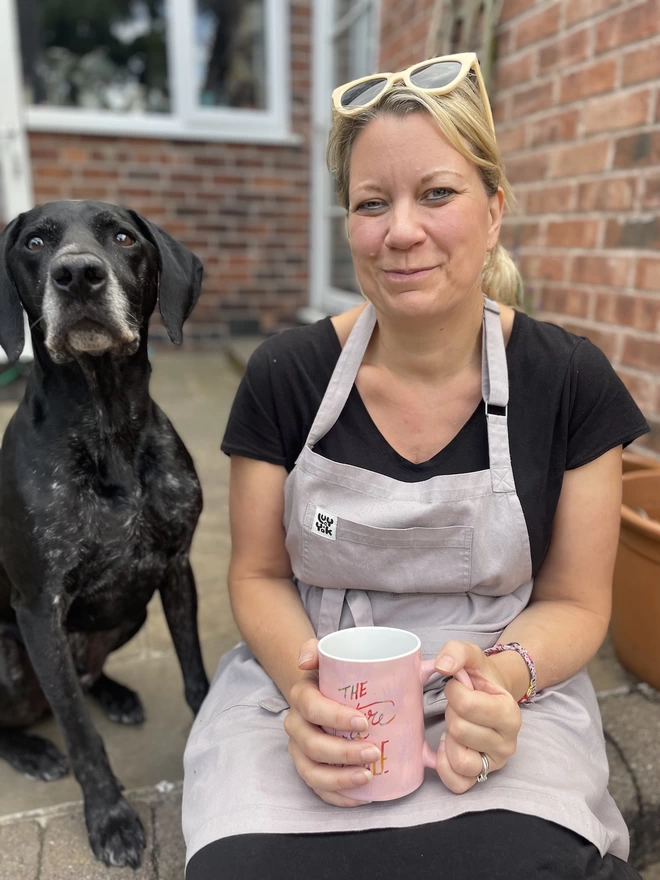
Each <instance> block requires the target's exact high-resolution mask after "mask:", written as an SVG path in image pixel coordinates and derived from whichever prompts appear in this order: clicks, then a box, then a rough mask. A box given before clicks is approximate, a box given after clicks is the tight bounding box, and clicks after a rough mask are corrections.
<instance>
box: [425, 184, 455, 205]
mask: <svg viewBox="0 0 660 880" xmlns="http://www.w3.org/2000/svg"><path fill="white" fill-rule="evenodd" d="M453 194H454V190H453V189H445V188H444V187H437V189H432V190H429V192H427V194H426V197H427V198H429V199H431V201H432V202H438V201H443V200H444V199H448V198H449V196H452V195H453Z"/></svg>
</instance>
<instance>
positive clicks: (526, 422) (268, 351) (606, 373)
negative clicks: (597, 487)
mask: <svg viewBox="0 0 660 880" xmlns="http://www.w3.org/2000/svg"><path fill="white" fill-rule="evenodd" d="M340 351H341V346H340V344H339V339H338V337H337V334H336V332H335V329H334V326H333V324H332V322H331V320H330V319H329V318H324V319H323V320H321V321H319V322H317V323H316V324H312V325H309V326H306V327H297V328H295V329H292V330H286V331H284V332H282V333H280V334H278V335H277V336H273V337H271V338H269V339H267V340H266V341H265V342H263V343H262V344H261V345H260V346H259V348H258V349H257V350H256V351H255V352H254V354H253V355H252V357H251V358H250V360H249V362H248V365H247V369H246V371H245V375H244V376H243V379H242V381H241V384H240V387H239V389H238V391H237V394H236V398H235V400H234V403H233V406H232V409H231V413H230V415H229V421H228V423H227V428H226V431H225V436H224V439H223V442H222V450H223V452H225V453H227V454H228V455H243V456H246V457H248V458H256V459H260V460H262V461H267V462H271V463H272V464H278V465H283V466H284V467H285V468H286V469H287V471H290V470H291V469H292V468H293V466H294V464H295V461H296V458H297V457H298V455H299V453H300V451H301V450H302V448H303V446H304V444H305V440H306V439H307V435H308V433H309V429H310V428H311V426H312V422H313V421H314V417H315V415H316V413H317V411H318V408H319V406H320V404H321V400H322V398H323V395H324V393H325V390H326V388H327V386H328V382H329V381H330V376H331V375H332V371H333V369H334V367H335V364H336V363H337V359H338V357H339V354H340ZM506 358H507V364H508V369H509V410H508V413H509V415H508V425H509V445H510V450H511V464H512V467H513V475H514V478H515V481H516V491H517V493H518V497H519V498H520V502H521V504H522V509H523V512H524V515H525V520H526V523H527V529H528V532H529V539H530V545H531V552H532V567H533V571H534V573H536V572H537V571H538V569H539V567H540V565H541V563H542V562H543V559H544V557H545V554H546V551H547V548H548V543H549V541H550V533H551V529H552V521H553V518H554V515H555V510H556V507H557V502H558V499H559V493H560V491H561V484H562V479H563V475H564V471H566V470H570V469H572V468H577V467H580V466H581V465H584V464H587V463H588V462H590V461H593V459H595V458H598V456H599V455H602V454H603V453H605V452H607V451H608V449H612V448H613V447H614V446H618V445H623V446H627V445H628V444H629V443H632V441H633V440H635V439H636V438H637V437H640V436H641V435H642V434H644V433H646V432H647V431H648V430H649V428H648V425H647V424H646V421H645V420H644V417H643V415H642V413H641V412H640V410H639V409H638V407H637V405H636V404H635V402H634V401H633V399H632V397H631V396H630V394H629V393H628V391H627V389H626V387H625V385H624V384H623V382H622V381H621V380H620V379H619V377H618V376H617V375H616V373H615V372H614V370H613V369H612V367H611V365H610V363H609V361H608V360H607V358H606V357H605V355H604V354H603V353H602V352H601V351H600V349H598V348H596V346H595V345H592V343H591V342H589V340H587V339H583V338H582V337H579V336H574V335H573V334H572V333H568V332H566V331H565V330H563V329H561V328H560V327H557V326H555V325H554V324H546V323H543V322H541V321H536V320H534V319H532V318H529V317H528V316H527V315H525V314H524V313H523V312H516V315H515V320H514V323H513V329H512V331H511V336H510V338H509V342H508V345H507V349H506ZM315 452H317V453H318V454H319V455H322V456H324V457H326V458H329V459H331V460H333V461H337V462H341V463H343V464H349V465H353V466H355V467H359V468H363V469H365V470H370V471H374V472H376V473H379V474H384V475H385V476H388V477H392V478H394V479H396V480H400V481H402V482H409V483H413V482H417V481H421V480H427V479H429V477H435V476H438V475H442V474H463V473H471V472H473V471H480V470H485V469H486V468H487V467H488V436H487V433H486V416H485V408H484V403H483V401H482V402H481V403H480V404H479V406H478V407H477V409H476V410H475V411H474V413H473V414H472V416H471V417H470V418H469V419H468V421H467V422H466V423H465V425H464V426H463V427H462V428H461V429H460V431H459V432H458V434H457V435H456V436H455V437H454V439H453V440H451V442H450V443H449V444H448V445H447V446H445V448H444V449H442V450H441V451H440V452H438V454H437V455H434V456H433V458H431V459H429V460H428V461H425V462H423V463H421V464H413V463H412V462H410V461H408V460H407V459H405V458H403V456H401V455H399V454H398V453H397V452H396V451H395V450H394V449H393V448H392V447H391V446H390V445H389V443H388V442H387V441H386V440H385V438H384V437H383V435H382V434H381V433H380V431H379V430H378V428H377V427H376V425H375V424H374V422H373V421H372V419H371V417H370V416H369V413H368V411H367V409H366V407H365V405H364V403H363V402H362V398H361V397H360V395H359V393H358V391H357V389H356V388H355V386H353V388H352V390H351V393H350V395H349V397H348V400H347V402H346V405H345V407H344V409H343V411H342V413H341V415H340V416H339V418H338V419H337V422H336V423H335V425H334V426H333V427H332V428H331V429H330V431H328V433H327V434H326V436H325V437H323V438H322V439H321V440H320V441H319V442H318V443H317V444H316V446H315Z"/></svg>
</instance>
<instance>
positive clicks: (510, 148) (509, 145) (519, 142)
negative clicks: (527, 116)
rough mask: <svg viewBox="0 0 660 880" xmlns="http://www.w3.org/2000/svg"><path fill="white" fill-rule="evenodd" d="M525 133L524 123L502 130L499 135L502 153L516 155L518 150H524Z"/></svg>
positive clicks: (498, 140) (498, 141)
mask: <svg viewBox="0 0 660 880" xmlns="http://www.w3.org/2000/svg"><path fill="white" fill-rule="evenodd" d="M525 132H526V126H525V124H524V123H519V124H518V125H514V126H512V127H510V128H507V129H506V130H505V131H502V130H501V129H500V131H498V133H497V143H498V144H499V147H500V150H501V151H502V153H503V154H504V155H506V154H507V153H515V152H516V151H517V150H522V148H523V147H524V146H525Z"/></svg>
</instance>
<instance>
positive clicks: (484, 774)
mask: <svg viewBox="0 0 660 880" xmlns="http://www.w3.org/2000/svg"><path fill="white" fill-rule="evenodd" d="M479 754H480V755H481V764H482V770H481V773H480V774H479V775H478V776H477V782H485V781H486V780H487V779H488V771H489V770H490V761H489V760H488V755H485V754H484V753H483V752H479Z"/></svg>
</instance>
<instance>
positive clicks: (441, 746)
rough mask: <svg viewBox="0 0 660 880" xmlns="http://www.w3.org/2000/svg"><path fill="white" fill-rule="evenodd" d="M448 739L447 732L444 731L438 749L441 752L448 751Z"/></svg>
mask: <svg viewBox="0 0 660 880" xmlns="http://www.w3.org/2000/svg"><path fill="white" fill-rule="evenodd" d="M446 739H447V734H446V733H444V732H443V734H442V736H441V737H440V742H439V743H438V751H439V752H446V751H447V743H446V742H445V740H446Z"/></svg>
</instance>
